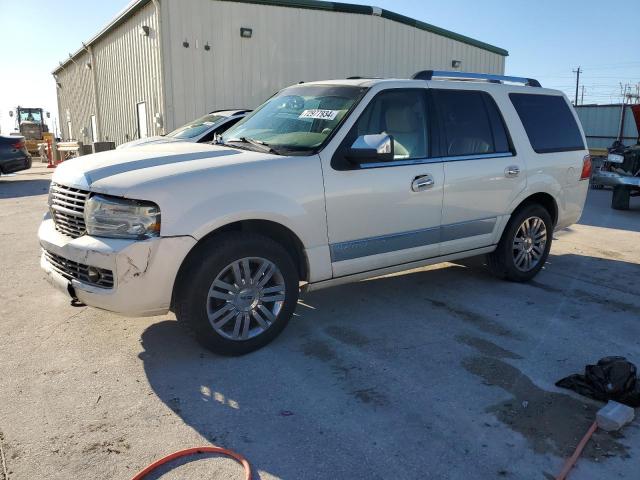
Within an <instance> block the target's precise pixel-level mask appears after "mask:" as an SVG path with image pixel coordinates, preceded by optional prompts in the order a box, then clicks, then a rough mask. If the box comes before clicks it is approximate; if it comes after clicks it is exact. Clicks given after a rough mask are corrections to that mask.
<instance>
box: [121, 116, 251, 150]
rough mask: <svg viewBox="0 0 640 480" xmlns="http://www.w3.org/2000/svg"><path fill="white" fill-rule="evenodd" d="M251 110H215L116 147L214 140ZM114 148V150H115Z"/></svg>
mask: <svg viewBox="0 0 640 480" xmlns="http://www.w3.org/2000/svg"><path fill="white" fill-rule="evenodd" d="M249 112H251V110H215V111H213V112H211V113H209V114H207V115H204V116H203V117H200V118H197V119H196V120H194V121H192V122H189V123H187V124H186V125H183V126H181V127H179V128H176V129H175V130H174V131H172V132H170V133H167V134H166V135H161V136H155V137H146V138H140V139H138V140H133V141H131V142H127V143H123V144H122V145H120V146H118V147H117V149H121V148H131V147H139V146H141V145H150V144H154V143H170V142H196V143H204V142H211V141H213V140H214V138H215V136H216V135H220V134H222V133H224V132H225V131H226V130H228V129H229V128H231V127H232V126H233V125H235V124H236V123H237V122H238V121H240V120H241V119H242V118H244V117H245V115H247V114H248V113H249ZM117 149H116V150H117Z"/></svg>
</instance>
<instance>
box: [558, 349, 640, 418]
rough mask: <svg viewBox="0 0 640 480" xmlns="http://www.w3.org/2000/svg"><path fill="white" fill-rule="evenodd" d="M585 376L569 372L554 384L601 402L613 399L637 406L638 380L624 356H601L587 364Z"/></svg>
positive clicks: (639, 396) (639, 397) (633, 366)
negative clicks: (594, 361)
mask: <svg viewBox="0 0 640 480" xmlns="http://www.w3.org/2000/svg"><path fill="white" fill-rule="evenodd" d="M584 373H585V374H584V375H578V374H574V375H569V376H568V377H566V378H563V379H562V380H559V381H558V382H556V386H558V387H562V388H567V389H569V390H573V391H575V392H578V393H579V394H580V395H584V396H585V397H589V398H594V399H596V400H600V401H602V402H606V401H609V400H615V401H616V402H619V403H624V404H625V405H628V406H630V407H633V408H637V407H640V380H638V379H637V377H636V373H637V369H636V366H635V365H634V364H633V363H631V362H630V361H628V360H627V359H626V358H625V357H604V358H601V359H600V360H598V363H597V364H595V365H587V366H586V367H585V369H584Z"/></svg>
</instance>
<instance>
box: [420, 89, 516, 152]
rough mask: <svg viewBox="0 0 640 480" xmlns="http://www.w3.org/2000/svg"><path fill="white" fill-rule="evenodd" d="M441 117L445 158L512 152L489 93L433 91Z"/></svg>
mask: <svg viewBox="0 0 640 480" xmlns="http://www.w3.org/2000/svg"><path fill="white" fill-rule="evenodd" d="M433 95H434V100H435V102H436V104H437V105H438V108H439V110H440V114H441V119H442V121H441V127H442V130H443V132H442V137H443V142H444V146H443V152H442V154H443V156H458V155H484V154H488V153H505V152H509V151H510V148H509V140H508V135H507V132H506V130H505V127H504V122H503V121H502V117H501V115H500V112H499V111H498V107H497V106H496V104H495V102H494V100H493V98H491V96H490V95H489V94H488V93H485V92H477V91H469V90H433Z"/></svg>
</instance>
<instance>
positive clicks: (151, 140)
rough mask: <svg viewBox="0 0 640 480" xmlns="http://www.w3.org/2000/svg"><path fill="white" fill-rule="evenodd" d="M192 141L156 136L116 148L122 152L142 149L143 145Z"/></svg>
mask: <svg viewBox="0 0 640 480" xmlns="http://www.w3.org/2000/svg"><path fill="white" fill-rule="evenodd" d="M192 141H193V140H192V139H189V138H174V137H167V136H164V137H162V136H155V137H147V138H139V139H138V140H132V141H131V142H127V143H123V144H122V145H119V146H118V148H116V150H121V149H123V148H131V147H140V146H142V145H151V144H155V143H171V142H192Z"/></svg>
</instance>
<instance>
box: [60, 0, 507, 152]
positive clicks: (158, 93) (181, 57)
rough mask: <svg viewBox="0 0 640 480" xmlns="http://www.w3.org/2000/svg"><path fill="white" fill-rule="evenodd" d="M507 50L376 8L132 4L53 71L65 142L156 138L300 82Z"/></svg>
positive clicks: (473, 63) (486, 65) (495, 65)
mask: <svg viewBox="0 0 640 480" xmlns="http://www.w3.org/2000/svg"><path fill="white" fill-rule="evenodd" d="M507 55H508V52H507V51H506V50H503V49H501V48H498V47H495V46H492V45H489V44H486V43H483V42H480V41H478V40H474V39H472V38H469V37H465V36H463V35H460V34H457V33H454V32H451V31H448V30H444V29H442V28H438V27H435V26H433V25H429V24H427V23H424V22H421V21H418V20H415V19H412V18H409V17H405V16H403V15H399V14H396V13H393V12H390V11H388V10H384V9H380V8H377V7H369V6H362V5H351V4H343V3H335V2H322V1H317V0H244V1H243V0H135V1H133V2H132V3H131V4H129V5H128V6H127V7H126V8H125V9H124V10H123V11H122V12H121V13H120V14H119V15H118V16H117V17H116V18H115V19H113V20H112V21H111V22H110V23H109V24H108V25H107V26H106V27H105V28H103V29H102V30H101V31H100V32H98V33H97V34H96V35H95V36H94V37H93V38H91V40H89V41H88V42H86V43H83V45H82V48H81V49H80V50H78V51H77V52H76V53H75V54H73V55H69V58H68V59H66V60H65V61H63V62H61V63H60V65H59V66H58V67H57V68H56V69H55V70H54V71H53V75H54V77H55V79H56V84H57V92H58V108H59V118H60V125H61V127H62V128H61V130H62V136H63V137H64V138H65V139H71V138H72V139H75V140H80V141H83V142H85V143H89V142H91V141H98V140H100V141H115V142H116V144H120V143H123V142H126V141H128V140H132V139H134V138H139V137H144V136H147V135H158V134H162V133H164V132H168V131H171V130H172V129H174V128H175V127H177V126H179V125H181V124H184V123H186V122H187V121H189V120H192V119H194V118H196V117H199V116H201V115H204V114H205V113H208V112H210V111H212V110H216V109H222V108H254V107H256V106H257V105H259V104H260V103H262V102H263V101H264V100H265V99H266V98H268V97H269V96H271V95H272V94H273V93H274V92H276V91H277V90H279V89H281V88H283V87H285V86H288V85H291V84H293V83H297V82H300V81H311V80H319V79H330V78H345V77H349V76H376V77H404V78H406V77H409V76H410V75H412V74H413V73H414V72H416V71H418V70H422V69H428V68H432V69H441V70H452V69H458V70H461V71H473V72H483V73H498V74H502V73H504V63H505V57H506V56H507Z"/></svg>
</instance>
